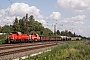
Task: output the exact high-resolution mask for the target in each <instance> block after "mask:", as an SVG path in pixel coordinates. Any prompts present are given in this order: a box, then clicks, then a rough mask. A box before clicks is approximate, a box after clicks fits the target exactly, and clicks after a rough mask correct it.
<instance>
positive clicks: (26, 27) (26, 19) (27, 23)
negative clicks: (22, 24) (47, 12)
mask: <svg viewBox="0 0 90 60" xmlns="http://www.w3.org/2000/svg"><path fill="white" fill-rule="evenodd" d="M26 33H27V34H28V14H26Z"/></svg>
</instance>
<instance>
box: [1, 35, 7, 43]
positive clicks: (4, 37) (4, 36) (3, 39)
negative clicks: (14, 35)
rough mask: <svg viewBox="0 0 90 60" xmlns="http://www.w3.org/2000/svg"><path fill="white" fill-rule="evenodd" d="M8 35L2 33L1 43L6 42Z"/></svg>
mask: <svg viewBox="0 0 90 60" xmlns="http://www.w3.org/2000/svg"><path fill="white" fill-rule="evenodd" d="M6 36H7V34H2V35H0V44H4V43H6V42H5V40H6Z"/></svg>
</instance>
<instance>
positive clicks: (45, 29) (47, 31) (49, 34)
mask: <svg viewBox="0 0 90 60" xmlns="http://www.w3.org/2000/svg"><path fill="white" fill-rule="evenodd" d="M52 33H53V32H52V31H51V30H50V29H49V28H44V30H43V35H45V36H51V35H52Z"/></svg>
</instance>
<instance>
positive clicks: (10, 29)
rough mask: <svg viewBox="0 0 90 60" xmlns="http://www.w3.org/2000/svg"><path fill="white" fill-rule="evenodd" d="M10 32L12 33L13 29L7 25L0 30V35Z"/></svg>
mask: <svg viewBox="0 0 90 60" xmlns="http://www.w3.org/2000/svg"><path fill="white" fill-rule="evenodd" d="M11 31H13V29H12V26H9V25H5V26H3V27H2V29H1V32H2V33H10V32H11Z"/></svg>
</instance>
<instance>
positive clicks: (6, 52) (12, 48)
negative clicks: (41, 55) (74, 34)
mask: <svg viewBox="0 0 90 60" xmlns="http://www.w3.org/2000/svg"><path fill="white" fill-rule="evenodd" d="M58 43H60V44H62V42H58ZM55 45H57V44H56V43H55V42H50V43H49V42H44V43H42V42H38V43H24V44H8V45H2V46H1V47H0V60H7V59H9V58H11V59H13V58H14V59H15V58H18V57H22V56H26V55H28V54H33V53H38V52H40V51H45V49H48V48H49V49H50V47H52V46H55Z"/></svg>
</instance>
